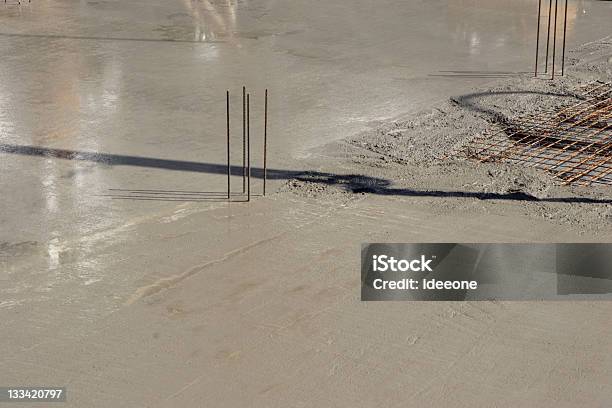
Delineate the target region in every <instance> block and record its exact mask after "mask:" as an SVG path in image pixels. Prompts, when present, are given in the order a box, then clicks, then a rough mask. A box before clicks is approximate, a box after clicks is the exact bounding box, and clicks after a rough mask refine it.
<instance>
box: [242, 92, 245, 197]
mask: <svg viewBox="0 0 612 408" xmlns="http://www.w3.org/2000/svg"><path fill="white" fill-rule="evenodd" d="M245 192H246V87H245V86H243V87H242V194H244V193H245Z"/></svg>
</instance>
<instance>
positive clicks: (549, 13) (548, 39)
mask: <svg viewBox="0 0 612 408" xmlns="http://www.w3.org/2000/svg"><path fill="white" fill-rule="evenodd" d="M551 17H552V0H550V2H549V4H548V27H547V28H546V68H545V69H544V73H547V72H548V50H549V48H550V18H551Z"/></svg>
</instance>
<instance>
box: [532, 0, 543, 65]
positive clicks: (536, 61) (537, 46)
mask: <svg viewBox="0 0 612 408" xmlns="http://www.w3.org/2000/svg"><path fill="white" fill-rule="evenodd" d="M541 19H542V0H538V33H537V37H536V55H535V74H534V76H536V77H537V76H538V55H539V54H540V20H541Z"/></svg>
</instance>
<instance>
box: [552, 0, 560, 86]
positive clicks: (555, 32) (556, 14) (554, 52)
mask: <svg viewBox="0 0 612 408" xmlns="http://www.w3.org/2000/svg"><path fill="white" fill-rule="evenodd" d="M558 11H559V0H555V24H554V28H553V49H552V71H551V75H550V79H551V80H554V79H555V59H556V54H557V20H558V18H557V17H558V14H559V13H558Z"/></svg>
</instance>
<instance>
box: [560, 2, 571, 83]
mask: <svg viewBox="0 0 612 408" xmlns="http://www.w3.org/2000/svg"><path fill="white" fill-rule="evenodd" d="M568 1H569V0H565V11H564V13H565V16H564V17H563V54H562V55H561V76H563V75H565V37H566V36H567V3H568Z"/></svg>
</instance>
